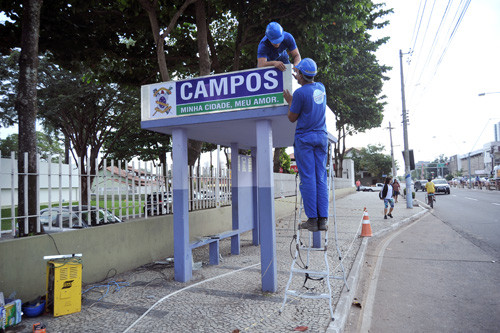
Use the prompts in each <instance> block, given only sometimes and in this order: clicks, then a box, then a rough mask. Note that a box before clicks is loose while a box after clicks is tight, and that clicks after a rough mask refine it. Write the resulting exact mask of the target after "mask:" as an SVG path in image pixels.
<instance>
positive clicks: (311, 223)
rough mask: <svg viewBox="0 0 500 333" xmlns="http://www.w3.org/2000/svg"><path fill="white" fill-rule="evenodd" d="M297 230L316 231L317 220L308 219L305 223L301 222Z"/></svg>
mask: <svg viewBox="0 0 500 333" xmlns="http://www.w3.org/2000/svg"><path fill="white" fill-rule="evenodd" d="M299 229H307V230H309V231H312V232H315V231H318V219H317V218H310V219H308V220H307V221H306V222H302V223H301V224H299Z"/></svg>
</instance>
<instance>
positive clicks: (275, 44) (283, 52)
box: [257, 22, 301, 71]
mask: <svg viewBox="0 0 500 333" xmlns="http://www.w3.org/2000/svg"><path fill="white" fill-rule="evenodd" d="M289 53H290V55H291V56H292V58H293V64H294V65H297V64H298V63H299V62H300V60H301V58H300V53H299V49H298V48H297V44H295V39H294V38H293V36H292V35H291V34H289V33H288V32H286V31H283V28H282V27H281V25H279V23H277V22H271V23H269V24H268V25H267V28H266V35H265V36H264V38H262V40H261V41H260V43H259V47H258V48H257V67H266V66H274V67H276V68H277V69H279V70H280V71H285V70H286V67H285V64H289V63H290V57H289Z"/></svg>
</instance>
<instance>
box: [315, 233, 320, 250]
mask: <svg viewBox="0 0 500 333" xmlns="http://www.w3.org/2000/svg"><path fill="white" fill-rule="evenodd" d="M313 247H315V248H320V247H321V231H316V232H313Z"/></svg>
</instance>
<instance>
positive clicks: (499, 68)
mask: <svg viewBox="0 0 500 333" xmlns="http://www.w3.org/2000/svg"><path fill="white" fill-rule="evenodd" d="M375 2H377V0H375ZM384 2H385V4H386V7H387V8H393V9H394V13H392V14H389V15H387V16H386V17H385V19H387V20H389V21H390V24H389V25H388V26H387V27H385V28H383V29H380V30H378V31H374V32H372V34H373V35H374V36H376V37H384V36H388V37H390V40H389V42H388V43H387V44H385V45H383V46H381V47H380V49H379V50H378V52H377V58H378V60H379V62H380V63H381V64H384V65H387V66H391V67H392V70H391V71H390V72H388V73H386V75H387V76H388V77H390V80H388V81H386V82H385V83H384V89H383V94H384V95H386V96H387V97H386V99H385V101H386V102H387V105H386V106H385V110H384V120H383V122H382V126H381V127H380V128H377V129H373V130H369V131H367V132H366V133H360V134H356V135H355V136H352V137H348V138H347V139H346V145H347V148H349V147H357V148H361V147H366V146H367V145H368V144H381V145H384V146H385V148H386V153H387V154H390V138H389V130H388V127H389V122H390V123H391V126H392V127H393V130H392V139H393V147H394V157H395V159H396V160H397V163H398V166H399V171H398V175H402V174H403V173H404V171H403V170H404V163H403V158H402V153H401V152H402V150H403V149H404V144H403V142H404V141H403V126H402V116H401V114H402V99H401V71H400V57H399V51H400V50H402V52H403V53H410V50H411V51H412V52H411V55H410V54H408V55H404V56H403V74H404V78H405V80H404V82H405V96H406V109H407V112H408V118H409V126H408V143H409V148H410V149H413V150H414V156H415V161H432V160H434V159H435V158H437V157H439V156H440V155H441V154H444V156H448V157H449V156H452V155H455V154H466V153H468V152H469V151H473V150H478V149H481V148H482V146H483V145H484V144H485V143H488V142H490V141H493V139H494V136H493V124H495V123H499V122H500V61H499V60H498V59H500V1H498V0H473V1H470V0H448V1H446V0H404V1H402V0H386V1H384ZM447 5H448V6H449V7H448V9H447V11H446V15H445V9H446V8H447ZM467 5H468V6H467ZM465 8H466V10H464V9H465ZM461 14H462V15H461ZM459 17H461V20H460V23H459V24H457V22H458V21H459ZM452 34H453V37H452V38H451V37H450V36H451V35H452ZM299 47H300V46H299ZM438 62H439V64H438ZM483 92H487V93H488V92H498V93H497V94H487V95H485V96H478V94H479V93H483ZM16 132H17V129H15V128H11V129H4V128H2V129H1V130H0V138H5V137H6V136H7V135H9V134H12V133H16Z"/></svg>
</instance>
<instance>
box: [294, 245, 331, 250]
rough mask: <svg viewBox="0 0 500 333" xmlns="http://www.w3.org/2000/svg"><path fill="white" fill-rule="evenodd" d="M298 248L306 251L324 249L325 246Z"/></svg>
mask: <svg viewBox="0 0 500 333" xmlns="http://www.w3.org/2000/svg"><path fill="white" fill-rule="evenodd" d="M299 249H301V250H308V251H326V248H324V247H308V246H300V247H299Z"/></svg>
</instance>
